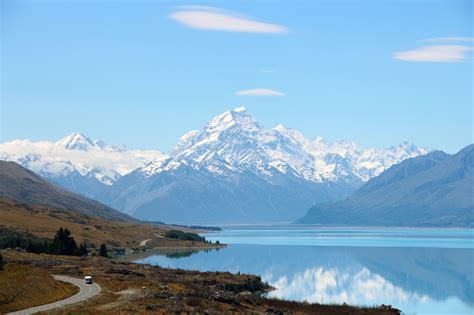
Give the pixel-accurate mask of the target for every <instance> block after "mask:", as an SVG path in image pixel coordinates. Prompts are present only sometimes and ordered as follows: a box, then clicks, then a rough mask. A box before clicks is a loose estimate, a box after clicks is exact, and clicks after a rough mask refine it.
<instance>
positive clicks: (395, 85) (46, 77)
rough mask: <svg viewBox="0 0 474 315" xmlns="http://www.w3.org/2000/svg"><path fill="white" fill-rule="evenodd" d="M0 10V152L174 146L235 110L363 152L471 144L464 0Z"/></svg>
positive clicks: (105, 4)
mask: <svg viewBox="0 0 474 315" xmlns="http://www.w3.org/2000/svg"><path fill="white" fill-rule="evenodd" d="M1 11H2V13H1V14H2V16H1V20H2V35H1V36H2V70H1V73H2V89H1V92H2V104H1V124H2V126H1V139H0V140H1V141H2V142H3V141H8V140H12V139H18V138H28V139H31V140H45V139H47V140H56V139H59V138H61V137H63V136H65V135H67V134H70V133H72V132H74V131H79V132H82V133H84V134H86V135H88V136H90V137H93V138H100V139H103V140H105V141H107V142H110V143H114V144H119V143H122V144H125V145H127V146H129V147H132V148H143V149H146V148H147V149H150V148H154V149H159V150H162V151H167V150H169V149H171V148H172V146H173V145H174V144H175V143H176V141H177V139H178V138H179V137H180V136H181V135H182V134H184V133H185V132H187V131H189V130H191V129H200V128H201V127H202V126H203V125H204V124H205V123H206V122H207V121H208V120H209V119H211V118H212V117H214V116H215V115H217V114H219V113H221V112H223V111H225V110H228V109H231V108H234V107H237V106H240V105H245V106H246V107H247V109H248V111H249V112H250V113H251V114H252V115H253V116H254V117H255V118H256V119H257V120H258V121H259V122H260V123H261V124H262V125H263V126H265V127H274V126H275V125H277V124H279V123H281V124H283V125H285V126H286V127H292V128H296V129H299V130H300V131H302V132H303V133H304V134H305V135H306V136H308V137H314V136H322V137H324V138H326V139H328V140H337V139H350V140H354V141H356V142H357V143H359V144H360V145H362V146H366V147H368V146H374V147H384V146H390V145H395V144H398V143H400V142H402V141H404V140H408V141H413V142H415V143H416V144H417V145H420V146H429V147H433V148H437V149H442V150H445V151H448V152H455V151H457V150H458V149H460V148H461V147H463V146H465V145H467V144H469V143H472V142H473V136H474V135H473V110H472V71H473V64H472V57H473V54H472V45H473V41H472V37H473V34H472V22H473V21H472V4H471V2H470V1H455V0H453V1H402V0H400V1H375V0H374V1H309V0H308V1H298V2H294V1H258V2H256V1H253V2H252V1H206V2H193V1H188V2H182V3H180V2H175V1H173V2H171V1H169V2H166V1H9V0H4V1H2V7H1ZM254 89H266V90H263V91H262V90H257V91H252V90H254ZM247 90H250V91H247ZM239 91H240V93H239ZM242 91H245V92H242ZM279 93H281V94H284V95H268V94H279ZM237 94H244V95H237ZM248 94H250V95H248ZM254 94H265V95H254Z"/></svg>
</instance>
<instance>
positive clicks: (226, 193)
mask: <svg viewBox="0 0 474 315" xmlns="http://www.w3.org/2000/svg"><path fill="white" fill-rule="evenodd" d="M427 152H429V149H426V148H418V147H416V146H415V145H414V144H410V143H406V142H405V143H402V144H401V145H398V146H394V147H390V148H386V149H374V148H372V149H364V148H360V147H359V146H357V145H356V144H355V143H353V142H348V141H337V142H334V143H331V142H327V141H325V140H324V139H323V138H321V137H316V138H313V139H309V138H306V137H305V136H304V135H303V134H302V133H301V132H299V131H297V130H295V129H289V128H285V127H283V126H282V125H278V126H276V127H275V128H272V129H269V128H264V127H262V126H261V125H260V124H259V123H258V122H257V121H255V119H253V117H252V116H251V115H250V114H249V113H248V112H247V110H246V109H245V108H244V107H239V108H236V109H234V110H231V111H226V112H224V113H223V114H221V115H218V116H216V117H215V118H213V119H212V120H210V121H209V122H208V123H207V124H206V126H204V128H203V129H201V130H193V131H190V132H188V133H186V134H185V135H183V136H182V137H181V138H180V139H179V141H178V143H177V144H176V146H175V148H174V149H173V150H172V151H171V152H169V154H163V153H160V152H159V151H139V150H129V149H127V148H125V147H123V146H113V145H109V144H107V143H105V142H103V141H100V140H93V139H90V138H88V137H86V136H84V135H81V134H79V133H74V134H72V135H70V136H67V137H65V138H63V139H61V140H59V141H57V142H47V141H41V142H31V141H28V140H16V141H11V142H7V143H4V144H0V159H3V160H12V161H15V162H17V163H19V164H21V165H22V166H25V167H27V168H29V169H31V170H33V171H35V172H37V173H39V174H40V175H42V176H44V177H47V178H49V179H51V180H53V181H54V182H56V183H58V184H60V185H62V186H64V187H65V188H67V189H69V190H72V191H75V192H79V193H82V194H85V195H87V196H89V197H92V198H96V199H98V200H99V201H102V202H105V203H107V204H109V205H111V206H113V207H116V208H118V209H120V210H122V211H125V212H127V213H130V214H132V215H135V216H138V217H139V218H142V219H148V220H162V221H167V222H176V223H193V224H197V223H251V222H276V221H280V222H282V221H291V220H294V219H296V218H298V217H299V216H301V215H302V214H304V211H306V209H307V208H308V207H309V206H311V205H313V204H314V203H316V202H320V201H329V200H334V199H337V198H342V197H345V196H347V195H348V194H349V193H351V192H353V191H354V190H355V189H356V188H358V187H359V186H360V185H361V184H362V183H363V182H366V181H367V180H369V179H371V178H373V177H374V176H377V175H378V174H380V173H381V172H383V171H384V170H385V169H387V168H389V167H390V166H392V165H393V164H397V163H399V162H401V161H402V160H405V159H407V158H411V157H415V156H418V155H421V154H426V153H427ZM255 220H257V221H255Z"/></svg>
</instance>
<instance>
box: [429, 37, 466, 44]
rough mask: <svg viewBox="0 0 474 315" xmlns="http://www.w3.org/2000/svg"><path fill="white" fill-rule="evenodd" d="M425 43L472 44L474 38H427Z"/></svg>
mask: <svg viewBox="0 0 474 315" xmlns="http://www.w3.org/2000/svg"><path fill="white" fill-rule="evenodd" d="M423 41H425V42H428V43H470V42H474V37H454V36H453V37H436V38H426V39H424V40H423Z"/></svg>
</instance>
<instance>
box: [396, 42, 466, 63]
mask: <svg viewBox="0 0 474 315" xmlns="http://www.w3.org/2000/svg"><path fill="white" fill-rule="evenodd" d="M471 50H472V47H469V46H462V45H435V46H421V47H417V48H416V49H413V50H407V51H400V52H396V53H394V54H393V58H394V59H398V60H404V61H413V62H462V61H466V60H468V52H469V51H471Z"/></svg>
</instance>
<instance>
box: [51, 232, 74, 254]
mask: <svg viewBox="0 0 474 315" xmlns="http://www.w3.org/2000/svg"><path fill="white" fill-rule="evenodd" d="M76 251H77V244H76V241H75V240H74V238H73V237H71V232H70V231H69V230H68V229H63V228H62V227H61V228H59V230H58V231H57V232H56V235H55V236H54V239H53V243H52V244H51V253H52V254H57V255H74V254H75V253H76Z"/></svg>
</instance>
